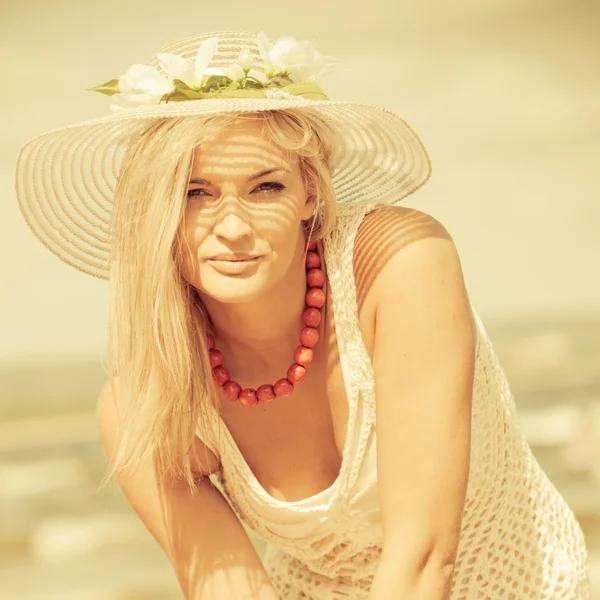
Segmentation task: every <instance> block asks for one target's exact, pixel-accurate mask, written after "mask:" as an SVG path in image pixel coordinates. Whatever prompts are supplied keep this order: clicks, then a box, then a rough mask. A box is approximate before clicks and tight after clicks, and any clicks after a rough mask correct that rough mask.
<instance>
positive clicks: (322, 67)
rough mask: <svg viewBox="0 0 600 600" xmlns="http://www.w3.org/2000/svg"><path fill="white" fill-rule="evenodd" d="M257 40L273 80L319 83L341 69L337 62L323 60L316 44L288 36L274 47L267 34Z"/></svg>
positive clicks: (260, 34) (258, 36)
mask: <svg viewBox="0 0 600 600" xmlns="http://www.w3.org/2000/svg"><path fill="white" fill-rule="evenodd" d="M256 38H257V43H258V49H259V51H260V55H261V57H262V59H263V61H264V63H265V73H266V75H267V77H269V78H271V77H278V76H284V75H286V74H287V75H288V76H289V77H290V79H292V80H293V81H295V82H300V81H315V80H316V79H317V78H320V77H324V76H325V75H328V74H329V73H331V72H333V71H334V70H335V68H336V67H337V65H338V61H337V60H336V59H334V58H332V57H328V56H323V55H322V54H321V53H320V52H319V51H318V50H317V49H316V48H315V42H314V40H302V41H297V40H296V39H294V38H293V37H289V36H286V37H282V38H279V39H278V40H277V42H275V44H272V43H271V42H270V41H269V39H268V38H267V36H266V34H265V33H264V32H263V31H261V32H260V33H259V34H258V35H257V36H256Z"/></svg>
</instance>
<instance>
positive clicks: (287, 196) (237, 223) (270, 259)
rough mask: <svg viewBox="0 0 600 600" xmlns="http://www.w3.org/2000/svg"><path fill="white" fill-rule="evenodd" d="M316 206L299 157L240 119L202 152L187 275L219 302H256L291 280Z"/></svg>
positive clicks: (190, 203) (187, 232)
mask: <svg viewBox="0 0 600 600" xmlns="http://www.w3.org/2000/svg"><path fill="white" fill-rule="evenodd" d="M313 208H314V205H313V203H312V202H310V201H307V190H305V188H304V184H303V182H302V175H301V171H300V167H299V164H298V161H297V160H295V159H294V160H293V161H291V162H290V157H289V155H288V154H286V153H285V152H284V151H282V150H280V149H279V148H278V147H277V146H276V145H275V144H273V143H271V142H269V141H268V140H267V139H265V138H263V136H262V125H261V123H260V121H236V122H234V124H232V125H231V126H230V127H228V128H227V129H226V130H224V131H223V132H222V133H221V134H220V135H219V136H218V137H216V138H215V139H213V140H211V142H210V144H206V145H205V146H204V147H203V148H202V149H198V151H197V152H196V157H195V162H194V165H193V168H192V174H191V177H190V182H189V184H188V199H187V207H186V211H185V222H184V230H183V231H184V236H185V241H186V242H187V244H188V246H189V250H190V255H189V258H188V259H187V260H186V264H185V265H184V275H185V278H186V280H187V281H188V282H189V283H190V284H191V285H193V286H194V287H195V288H197V289H198V291H199V292H200V293H201V294H204V295H207V296H210V297H212V298H214V299H215V300H217V301H219V302H224V303H242V302H248V301H251V300H254V299H256V298H258V297H259V296H261V295H262V294H264V293H266V292H268V291H270V290H272V289H273V288H274V287H275V286H276V285H277V284H278V283H279V284H282V283H283V282H284V279H285V276H286V274H287V273H288V272H289V271H290V267H291V265H292V264H293V262H294V260H295V259H296V260H297V259H298V256H299V254H301V253H302V252H303V244H304V239H303V233H302V228H301V221H302V220H303V219H308V218H310V217H311V215H312V212H313Z"/></svg>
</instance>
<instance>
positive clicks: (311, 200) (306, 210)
mask: <svg viewBox="0 0 600 600" xmlns="http://www.w3.org/2000/svg"><path fill="white" fill-rule="evenodd" d="M316 206H317V198H316V196H307V198H306V202H305V203H304V206H303V207H302V220H303V221H308V220H309V219H311V218H312V217H314V216H315V208H316Z"/></svg>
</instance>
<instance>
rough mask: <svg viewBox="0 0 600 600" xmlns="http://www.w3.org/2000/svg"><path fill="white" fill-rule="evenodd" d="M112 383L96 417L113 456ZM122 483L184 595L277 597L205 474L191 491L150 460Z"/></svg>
mask: <svg viewBox="0 0 600 600" xmlns="http://www.w3.org/2000/svg"><path fill="white" fill-rule="evenodd" d="M109 384H110V382H107V384H105V386H104V388H103V389H102V392H101V394H100V398H99V400H98V408H97V418H98V425H99V429H100V438H101V441H102V444H103V446H104V449H105V452H106V454H107V457H108V458H109V460H110V457H111V456H112V455H113V453H114V451H115V448H116V443H117V442H116V430H117V428H118V416H117V410H116V407H115V402H114V398H113V394H112V392H111V386H110V385H109ZM207 454H210V453H209V452H208V451H206V455H207ZM201 455H202V456H204V455H205V453H204V452H202V453H201ZM201 474H204V475H206V474H208V473H201ZM119 485H120V487H121V489H122V491H123V493H124V494H125V496H126V498H127V500H128V501H129V503H130V505H131V506H132V507H133V509H134V510H135V511H136V513H137V514H138V516H139V517H140V519H141V520H142V522H143V523H144V524H145V525H146V527H147V528H148V530H149V531H150V533H151V534H152V535H153V536H154V538H155V539H156V540H157V542H158V543H159V544H160V546H161V547H162V549H163V550H164V552H165V553H166V555H167V556H168V558H169V560H170V561H171V563H172V565H173V567H174V570H175V573H176V575H177V577H178V579H179V583H180V585H181V588H182V590H183V593H184V595H185V598H186V600H209V599H210V600H212V599H214V598H219V599H220V600H277V596H276V594H275V591H274V590H273V588H272V586H271V583H270V582H269V579H268V576H267V574H266V572H265V571H264V569H263V567H262V564H261V562H260V559H259V557H258V555H257V554H256V552H255V550H254V547H253V546H252V543H251V542H250V540H249V538H248V536H247V535H246V532H245V531H244V529H243V527H242V525H241V524H240V522H239V521H238V519H237V517H236V516H235V514H234V513H233V511H232V510H231V508H230V507H229V505H228V504H227V502H226V501H225V499H224V498H223V497H222V496H221V494H220V493H219V492H218V491H217V490H216V489H215V488H214V487H213V486H212V485H211V483H210V481H209V480H208V479H207V478H206V477H204V478H202V479H201V481H200V482H199V483H198V492H197V494H192V493H191V492H190V490H189V488H188V487H187V484H186V483H184V482H179V481H172V480H171V481H169V480H167V479H166V478H165V477H162V476H160V475H159V474H158V473H157V470H156V469H155V467H154V464H153V461H149V462H147V463H146V464H143V465H142V466H141V467H140V468H139V469H138V470H137V471H136V473H135V474H134V475H133V476H130V477H127V478H121V479H120V480H119Z"/></svg>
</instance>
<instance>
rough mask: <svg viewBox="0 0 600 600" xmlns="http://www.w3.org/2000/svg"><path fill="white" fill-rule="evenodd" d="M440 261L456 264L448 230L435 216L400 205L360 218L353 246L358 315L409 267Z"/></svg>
mask: <svg viewBox="0 0 600 600" xmlns="http://www.w3.org/2000/svg"><path fill="white" fill-rule="evenodd" d="M440 260H444V261H446V262H447V261H452V262H454V263H455V265H456V264H457V263H459V258H458V252H457V250H456V247H455V245H454V242H453V240H452V238H451V236H450V234H449V232H448V231H447V229H446V228H445V227H444V226H443V225H442V224H441V223H440V222H439V221H438V220H437V219H435V218H434V217H432V216H431V215H429V214H427V213H424V212H422V211H419V210H416V209H413V208H408V207H403V206H383V207H379V208H376V209H375V210H373V211H371V212H369V213H368V214H367V215H365V217H364V218H363V220H362V222H361V224H360V226H359V228H358V231H357V234H356V241H355V245H354V277H355V280H356V293H357V302H358V307H359V313H361V312H365V313H368V312H369V311H372V310H373V309H374V304H375V302H376V297H377V296H378V294H379V293H381V292H384V290H385V289H386V288H389V287H390V286H394V285H397V284H399V283H400V281H399V278H398V276H399V274H400V271H402V270H404V269H409V268H410V266H411V265H412V266H413V267H415V268H418V269H422V268H424V267H425V268H427V271H428V272H429V273H431V274H432V275H433V272H432V270H431V269H432V268H433V267H434V266H435V265H436V264H439V261H440ZM382 288H383V290H382Z"/></svg>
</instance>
